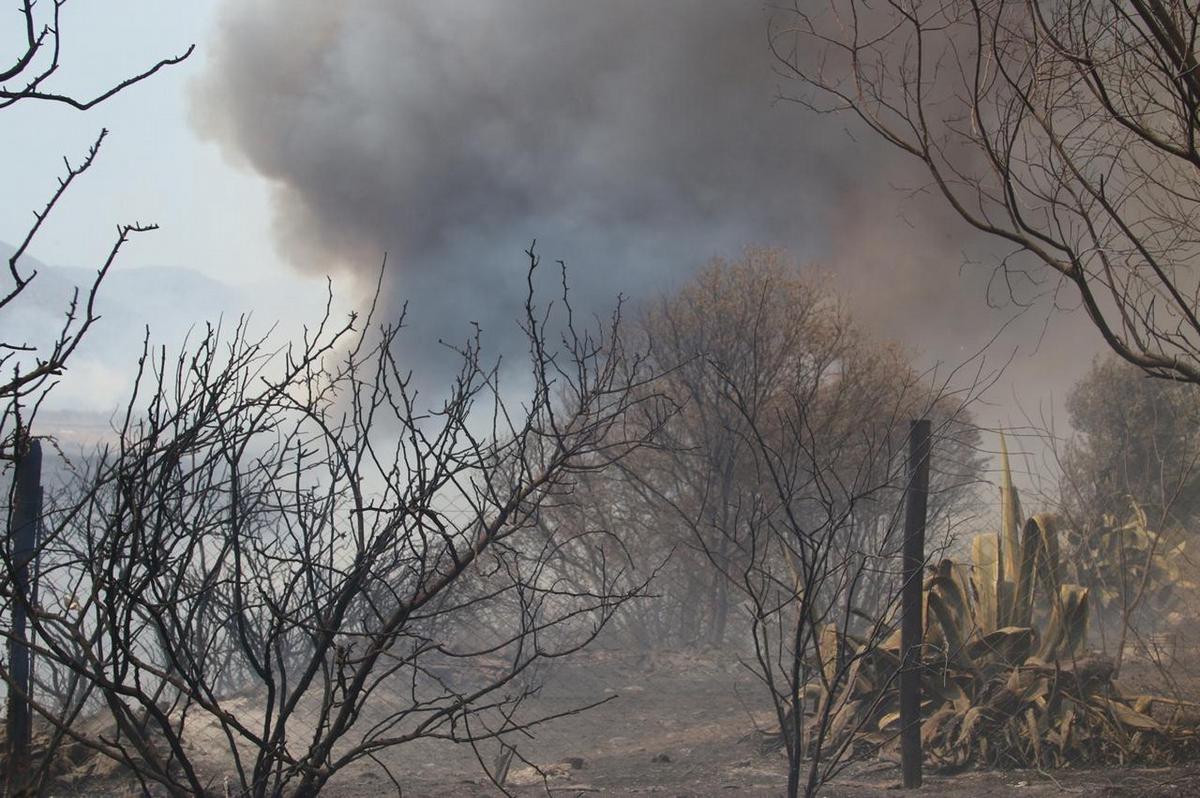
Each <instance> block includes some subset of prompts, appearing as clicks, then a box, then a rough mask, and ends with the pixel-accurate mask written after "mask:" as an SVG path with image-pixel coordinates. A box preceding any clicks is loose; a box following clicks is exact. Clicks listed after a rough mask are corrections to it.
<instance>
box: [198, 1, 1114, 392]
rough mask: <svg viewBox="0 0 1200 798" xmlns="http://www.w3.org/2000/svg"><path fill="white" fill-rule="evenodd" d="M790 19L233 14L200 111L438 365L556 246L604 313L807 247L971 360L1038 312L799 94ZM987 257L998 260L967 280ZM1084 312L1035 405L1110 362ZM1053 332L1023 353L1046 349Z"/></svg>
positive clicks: (335, 9) (282, 205)
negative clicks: (534, 250)
mask: <svg viewBox="0 0 1200 798" xmlns="http://www.w3.org/2000/svg"><path fill="white" fill-rule="evenodd" d="M769 19H770V17H769V11H768V10H767V9H766V8H765V7H764V6H760V5H757V4H754V3H746V2H741V1H740V0H715V1H714V2H705V3H696V2H692V0H658V1H657V2H653V3H646V2H642V1H641V0H605V2H590V3H570V4H568V3H561V2H553V1H552V0H507V1H506V2H503V3H501V2H498V1H497V0H464V1H463V2H455V3H444V2H434V0H417V1H415V2H405V3H399V4H398V3H393V2H388V1H387V0H350V1H349V2H343V3H336V4H330V3H325V2H317V1H316V0H289V1H288V2H284V1H283V0H270V1H268V2H262V3H256V4H243V3H236V4H235V3H230V4H229V5H228V6H227V8H226V10H225V13H224V15H223V21H222V28H221V30H220V31H219V35H218V36H217V37H215V38H216V41H218V42H219V45H217V48H218V49H217V50H216V51H215V52H213V53H212V64H213V66H212V68H211V70H210V71H209V73H208V75H207V76H206V77H205V79H204V80H203V81H202V82H201V83H200V84H199V85H198V86H197V87H196V91H195V99H196V102H195V108H194V114H195V119H196V122H197V124H198V125H199V126H200V127H201V129H203V130H205V131H206V132H208V133H209V134H211V135H212V136H213V137H215V138H216V139H217V140H218V141H220V142H221V143H222V144H223V146H224V147H225V149H226V151H227V152H229V153H230V154H231V155H232V156H233V157H235V158H236V159H239V160H242V161H243V162H244V163H246V164H247V165H248V166H249V167H250V168H252V169H254V170H255V171H257V172H258V173H260V174H262V175H264V176H265V177H267V178H268V179H270V180H271V181H272V182H273V184H274V198H275V199H274V202H275V212H276V231H275V232H276V237H277V241H278V245H279V246H280V248H281V251H283V252H284V254H285V256H286V257H287V258H288V259H289V260H290V261H291V262H292V263H294V264H295V265H296V267H297V268H300V269H303V270H309V271H317V272H327V271H330V270H338V269H348V270H352V271H354V272H356V273H360V274H363V275H369V276H372V277H373V276H374V273H375V271H376V269H377V268H378V264H379V262H380V259H381V258H382V256H383V253H384V252H387V253H389V264H390V266H391V269H392V272H391V287H390V288H389V298H390V299H394V300H395V301H396V302H397V303H398V302H399V301H401V300H403V299H411V300H412V308H411V309H410V316H409V320H410V322H411V323H412V324H413V326H414V328H415V329H414V333H415V336H416V340H417V342H418V343H417V345H416V348H415V349H414V354H419V353H425V354H424V357H426V358H429V357H431V355H430V354H429V353H431V352H433V350H432V349H430V348H428V346H427V345H428V344H429V343H430V342H431V341H432V340H433V339H435V338H437V337H448V338H451V339H461V337H462V336H463V335H465V334H466V332H467V330H468V327H467V323H468V322H469V321H478V322H479V323H481V324H482V325H483V328H484V334H485V337H487V338H488V339H489V340H492V341H496V340H497V339H500V340H501V342H503V340H505V336H507V335H510V334H511V333H513V332H515V328H513V326H512V324H511V319H512V317H513V314H514V312H515V311H516V310H517V309H518V308H519V305H518V302H519V299H520V297H521V295H522V292H523V290H524V281H523V279H522V278H523V271H522V270H523V259H522V257H521V252H522V250H523V249H524V248H525V247H527V246H528V244H529V242H530V241H531V240H532V239H535V238H536V239H538V241H539V246H538V249H539V251H540V252H541V254H543V255H544V256H546V257H547V258H549V259H557V258H563V259H565V260H567V262H568V265H569V267H570V269H571V281H572V284H573V285H574V287H575V289H576V298H577V300H578V301H579V302H580V303H581V304H582V305H583V306H585V307H586V308H588V309H595V310H603V309H604V308H607V307H609V306H611V303H612V301H613V299H614V298H615V296H616V294H617V293H618V292H622V293H624V294H626V295H629V296H632V297H634V298H635V299H636V298H642V297H645V296H648V295H651V294H653V293H654V292H657V291H661V290H663V289H664V288H669V287H670V286H672V285H674V284H677V283H678V282H680V281H681V280H682V279H683V278H684V277H686V276H687V275H688V274H689V273H690V272H691V271H692V270H693V269H694V268H696V267H697V266H699V265H700V264H702V263H703V262H704V261H706V260H707V259H709V258H710V257H712V256H714V255H727V256H728V255H736V254H737V253H738V252H739V251H740V249H741V248H742V247H743V246H744V245H746V244H761V245H779V246H784V247H786V248H788V249H789V250H790V251H791V252H792V253H793V254H794V255H795V256H796V257H797V258H798V259H800V260H802V261H813V262H815V263H818V264H819V265H821V266H823V267H825V268H827V269H829V270H831V271H833V272H834V273H835V275H836V278H837V281H838V283H839V284H840V286H841V287H842V289H843V290H844V291H845V292H846V293H847V295H848V296H849V298H850V300H851V302H852V304H853V305H854V307H855V308H856V309H857V310H858V311H859V313H860V315H861V316H862V317H864V318H865V319H866V320H867V321H868V322H869V323H871V324H872V325H874V326H875V327H876V328H878V329H879V330H880V331H881V332H883V333H884V334H887V335H889V336H894V337H897V338H900V339H902V340H904V341H906V342H907V343H909V344H911V345H913V346H915V347H917V348H919V349H921V350H922V351H924V352H925V353H927V354H928V356H929V357H930V358H931V359H944V360H946V361H949V362H954V361H956V360H961V359H962V358H963V357H965V356H966V355H967V354H969V353H970V352H972V351H974V350H975V349H976V348H977V347H978V346H980V345H982V344H983V343H984V342H986V341H987V340H988V339H989V338H990V337H991V336H992V335H993V334H994V332H995V331H996V329H998V328H999V326H1000V325H1001V324H1002V323H1003V322H1004V321H1005V320H1006V319H1008V318H1009V317H1010V316H1011V315H1012V314H1013V312H1014V308H1012V307H1008V308H1006V309H1003V310H1000V311H990V310H989V309H988V308H987V306H986V300H985V297H986V295H987V293H988V289H987V284H988V281H989V278H990V277H991V275H992V267H991V265H990V264H989V263H988V258H989V257H991V258H992V259H993V262H994V257H995V254H996V253H995V252H989V251H988V250H986V249H984V248H982V247H977V246H975V245H976V244H978V241H975V242H972V240H971V239H970V238H969V237H968V234H967V230H966V228H965V226H964V225H961V224H959V223H958V222H957V219H951V218H949V216H948V215H947V214H945V213H943V212H941V209H940V208H938V206H937V205H936V203H934V202H928V201H924V200H922V199H921V198H920V197H916V198H914V197H912V196H910V195H908V194H905V193H902V192H900V191H894V190H891V189H890V188H889V185H892V184H901V185H908V186H917V185H920V182H918V181H919V177H918V174H917V172H916V171H915V170H913V169H911V168H910V167H909V165H908V164H907V163H905V162H904V161H903V159H902V156H901V155H900V154H898V153H896V152H894V151H891V150H889V149H887V148H885V147H884V145H882V144H880V143H878V142H875V141H874V140H872V139H869V138H864V139H862V140H860V141H855V140H854V137H853V135H852V134H853V131H847V130H846V129H845V128H844V127H843V125H842V122H840V121H839V120H836V119H833V118H822V117H816V116H814V115H812V114H809V113H806V112H804V110H803V109H802V108H800V107H799V106H797V105H795V104H792V103H787V102H781V103H777V102H775V100H776V98H777V97H779V96H780V94H781V93H783V94H787V93H788V92H789V91H790V90H792V88H793V87H791V86H789V85H788V83H787V80H786V78H785V77H784V76H782V75H780V74H779V73H778V72H777V71H776V69H775V65H774V63H773V61H772V57H771V55H770V52H769V49H768V45H767V30H768V22H769ZM930 209H933V210H932V211H931V210H930ZM972 247H975V249H974V250H972ZM965 258H974V259H977V260H979V261H981V264H980V265H978V266H974V267H968V268H967V269H965V270H962V274H961V275H960V268H961V267H962V265H963V263H964V259H965ZM991 293H992V296H993V298H1004V296H1005V294H1006V292H1005V290H1004V288H1003V286H1002V285H1001V286H999V287H998V288H997V287H993V290H992V292H991ZM1080 315H1081V314H1074V317H1069V318H1065V319H1058V320H1056V321H1055V323H1054V324H1053V325H1052V329H1051V332H1052V335H1053V336H1055V338H1058V337H1063V336H1066V337H1068V338H1070V339H1073V344H1074V345H1073V346H1070V347H1065V348H1063V347H1059V348H1056V347H1055V346H1052V345H1043V346H1042V347H1041V350H1040V351H1039V353H1038V356H1037V358H1036V362H1034V361H1031V362H1030V363H1027V364H1024V365H1022V364H1021V363H1020V362H1018V363H1017V364H1015V366H1014V368H1015V371H1014V372H1013V373H1012V374H1010V377H1011V378H1012V379H1014V380H1018V381H1020V382H1023V383H1025V384H1026V388H1025V389H1023V392H1024V390H1028V389H1029V385H1030V384H1034V383H1036V385H1035V386H1034V388H1033V390H1031V391H1029V393H1030V394H1033V393H1040V392H1044V389H1054V390H1056V391H1059V392H1061V389H1062V388H1064V387H1065V385H1066V384H1068V382H1069V377H1073V376H1075V375H1076V374H1077V373H1079V371H1080V370H1081V369H1082V367H1083V366H1084V365H1085V364H1086V363H1087V361H1088V360H1089V359H1090V357H1091V354H1092V353H1093V352H1095V351H1097V348H1098V347H1097V346H1096V344H1095V342H1094V341H1093V338H1094V336H1093V334H1092V333H1091V331H1090V330H1087V329H1086V324H1085V323H1084V320H1083V319H1082V318H1079V316H1080ZM1045 319H1046V308H1045V307H1041V308H1036V309H1034V310H1033V311H1031V312H1030V313H1027V314H1026V316H1025V317H1023V318H1022V319H1021V320H1020V321H1019V322H1018V323H1017V324H1016V325H1014V327H1015V328H1016V330H1017V332H1016V335H1015V337H1012V335H1011V334H1010V337H1008V338H1006V339H1004V341H1003V342H1002V347H1007V350H1008V351H1011V349H1012V348H1013V347H1014V346H1017V345H1020V346H1021V347H1022V350H1023V352H1025V353H1030V352H1032V351H1033V349H1034V347H1035V346H1037V344H1038V339H1039V336H1040V334H1041V330H1042V325H1043V322H1044V321H1045ZM1053 342H1054V341H1053V339H1052V343H1053ZM1001 359H1003V358H1002V357H1001ZM1043 380H1044V381H1045V382H1043ZM1034 401H1036V399H1034Z"/></svg>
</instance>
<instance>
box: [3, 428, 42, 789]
mask: <svg viewBox="0 0 1200 798" xmlns="http://www.w3.org/2000/svg"><path fill="white" fill-rule="evenodd" d="M41 482H42V444H41V443H40V442H39V441H36V440H34V441H28V442H27V443H26V444H25V445H24V446H21V447H20V449H19V451H18V455H17V462H16V473H15V474H14V476H13V493H12V497H13V506H12V508H11V511H10V516H9V524H8V556H9V558H10V560H9V562H10V563H11V567H12V569H13V576H14V577H15V579H14V584H13V601H12V627H11V633H10V637H9V643H8V672H9V676H10V679H11V681H10V683H9V685H8V716H7V726H6V732H7V735H6V736H7V741H8V752H7V753H8V757H7V760H8V763H7V764H8V767H7V768H6V769H7V771H8V773H7V777H6V778H7V782H8V787H9V790H8V792H9V794H12V793H13V791H14V790H15V789H20V788H21V786H22V785H21V784H19V783H18V782H16V781H15V780H16V779H20V778H23V776H24V774H28V773H31V772H32V771H33V767H32V763H31V762H30V756H29V755H30V744H31V742H32V737H33V724H32V720H33V718H32V712H31V710H30V706H29V696H30V695H31V693H32V687H33V678H32V677H33V671H32V668H31V662H30V652H29V637H28V628H27V627H28V619H27V614H26V610H27V607H28V602H29V601H30V598H31V595H32V592H31V586H30V572H31V570H33V565H34V563H33V558H34V555H35V553H36V552H37V538H38V525H39V520H40V516H41V509H42V508H41V505H42V485H41Z"/></svg>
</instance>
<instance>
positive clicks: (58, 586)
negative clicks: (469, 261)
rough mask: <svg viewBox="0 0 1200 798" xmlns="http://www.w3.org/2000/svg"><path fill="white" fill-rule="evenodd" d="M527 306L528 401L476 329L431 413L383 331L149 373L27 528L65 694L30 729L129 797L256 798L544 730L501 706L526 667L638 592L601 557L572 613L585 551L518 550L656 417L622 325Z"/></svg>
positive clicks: (227, 353)
mask: <svg viewBox="0 0 1200 798" xmlns="http://www.w3.org/2000/svg"><path fill="white" fill-rule="evenodd" d="M530 257H531V266H530V273H531V275H532V273H533V270H534V269H535V268H536V266H537V260H536V257H534V255H533V253H532V252H531V253H530ZM530 285H531V286H532V278H531V281H530ZM530 292H531V293H530V297H529V302H528V304H527V306H526V312H525V315H524V322H523V329H524V331H525V333H526V337H527V340H528V343H529V369H528V371H527V375H528V377H529V384H530V385H531V386H532V387H531V388H530V390H529V392H528V393H527V394H526V395H524V396H523V397H518V395H516V394H514V393H508V392H506V391H505V390H502V388H501V382H500V378H501V374H502V372H501V370H500V369H499V368H498V367H496V366H489V365H487V364H486V363H485V362H484V361H483V360H482V357H481V352H480V341H479V336H478V333H477V334H476V336H475V337H474V338H473V339H472V340H469V341H467V342H466V343H465V344H463V345H462V346H461V347H457V348H455V349H454V351H452V352H450V353H449V355H450V356H453V357H457V358H458V362H459V363H460V368H459V371H458V374H457V376H456V377H455V379H454V380H453V382H452V384H451V385H450V386H449V388H448V390H447V391H446V394H445V395H444V396H443V397H439V398H437V399H436V400H435V399H434V398H426V397H422V396H418V395H417V392H416V390H415V388H414V387H413V386H414V382H413V380H412V376H411V374H410V373H409V372H407V371H406V370H405V368H404V367H403V366H402V365H401V363H400V362H399V360H398V353H399V351H400V349H399V341H400V338H399V337H398V335H399V333H400V324H399V322H396V323H389V324H386V325H383V326H381V327H379V328H375V327H373V326H372V321H371V315H370V314H368V316H367V317H366V319H365V320H364V321H363V322H362V323H361V324H359V323H358V322H357V321H356V320H355V319H353V318H352V319H351V320H350V322H348V323H347V324H346V325H345V326H342V327H336V326H334V325H333V324H332V322H331V320H330V318H329V317H328V315H327V316H326V318H325V319H323V320H322V321H321V323H320V324H319V325H318V326H316V327H315V328H314V329H312V330H310V331H309V332H308V333H306V334H305V336H304V338H303V340H302V341H300V342H298V343H297V344H296V345H294V346H292V347H289V348H287V349H286V350H282V351H280V350H272V349H271V348H269V347H268V346H267V344H266V343H265V342H264V341H263V340H257V339H254V338H251V337H250V336H249V334H248V332H247V329H246V327H245V325H244V324H243V325H239V326H237V328H236V329H235V330H233V331H232V333H229V334H227V335H226V334H223V333H222V332H221V331H220V330H219V329H209V331H208V333H207V334H206V335H204V336H203V338H202V340H200V341H199V342H198V343H197V344H196V345H195V346H193V347H191V348H190V349H187V350H185V351H184V352H183V353H182V354H181V355H180V356H179V357H178V358H177V359H176V360H175V362H174V363H173V364H172V363H171V362H170V361H169V360H168V359H167V358H166V357H165V354H164V353H162V352H161V351H160V352H159V353H158V354H157V355H153V356H147V357H144V358H143V359H142V362H141V369H140V378H139V382H138V387H137V391H136V395H135V397H134V399H133V400H132V401H131V402H130V404H129V407H128V410H127V412H126V413H125V416H124V420H123V422H122V423H121V424H120V425H119V430H118V432H119V437H118V440H117V441H116V442H115V443H114V444H113V445H112V446H110V447H108V448H106V449H105V450H103V451H102V452H101V453H99V455H98V456H97V457H96V458H95V459H94V461H93V462H92V463H91V465H90V467H89V469H88V472H87V473H86V474H85V475H83V477H82V478H81V480H80V484H79V490H78V492H77V494H76V496H75V498H74V499H72V500H70V501H67V500H62V501H60V502H59V505H58V507H57V509H56V510H54V511H52V512H51V513H50V514H49V518H48V521H49V524H50V526H49V530H50V534H49V535H48V537H47V539H46V541H45V543H44V544H43V547H42V551H41V556H42V558H43V563H44V565H43V567H42V573H43V580H44V586H43V596H44V598H43V599H42V601H41V602H40V603H39V605H38V606H36V607H33V608H32V611H31V625H32V630H33V632H34V640H35V644H34V645H35V650H36V653H37V656H38V657H39V659H40V661H41V662H43V663H49V664H50V665H51V666H52V667H53V668H54V670H55V671H57V672H58V674H59V675H58V684H59V685H60V694H59V698H58V700H57V701H53V702H52V701H51V700H50V699H49V698H47V697H46V696H47V695H48V694H42V696H41V698H40V699H37V700H35V709H36V711H37V713H38V715H39V716H40V717H41V718H42V719H43V720H44V721H45V722H48V723H50V724H52V725H53V727H54V728H55V730H56V732H57V734H59V735H60V736H61V737H63V738H65V739H68V740H71V741H74V742H75V743H77V744H82V745H85V746H87V747H89V748H91V749H93V750H94V751H96V752H98V753H99V754H101V755H103V756H106V757H110V758H112V759H115V760H118V761H120V762H123V763H125V764H126V765H127V766H128V767H129V768H130V769H131V770H132V771H133V772H134V773H136V774H137V775H138V777H139V778H140V779H142V780H143V786H144V787H145V788H147V789H149V787H150V786H151V785H152V784H153V785H157V786H158V788H161V789H166V790H167V791H168V792H169V793H171V794H177V795H202V794H214V793H216V792H219V791H220V789H222V787H220V785H221V783H222V782H221V780H222V778H224V779H227V782H226V783H227V784H228V785H230V786H228V787H225V788H224V789H235V790H236V792H237V793H238V794H244V795H252V796H266V795H282V794H289V795H314V794H316V793H317V792H318V791H319V790H320V789H321V788H322V787H323V786H325V785H326V784H327V783H328V782H329V780H330V779H331V778H333V777H334V776H335V775H336V774H338V773H339V772H340V771H342V770H343V769H344V768H346V767H347V766H349V765H350V764H352V763H356V762H359V761H360V760H370V761H374V762H376V763H378V764H379V765H380V767H383V768H384V769H385V771H387V772H388V774H389V776H393V778H394V774H392V773H391V771H390V770H388V768H387V766H386V765H387V763H386V761H385V760H384V754H385V751H386V749H389V748H392V747H394V746H398V745H402V744H405V743H408V742H410V741H413V740H416V739H419V738H438V739H443V740H447V741H453V742H457V743H469V744H471V745H475V744H477V743H479V742H480V741H484V740H496V739H507V738H508V737H510V736H512V735H514V734H516V733H519V732H522V731H524V730H527V729H529V728H530V727H531V726H533V725H535V724H537V723H541V722H544V721H545V720H547V718H545V717H540V716H537V715H531V714H530V713H529V712H528V711H527V709H526V706H525V704H524V699H525V698H526V697H527V696H528V695H529V694H530V693H531V691H532V690H533V689H534V688H535V682H534V680H532V679H531V678H530V677H531V674H532V673H533V671H534V669H535V666H536V665H537V663H539V662H541V661H543V660H546V659H547V658H554V657H561V656H564V655H566V654H569V653H571V652H573V651H575V650H577V649H579V648H580V647H582V646H584V645H586V644H587V643H588V642H590V641H591V640H592V639H593V638H594V637H595V636H596V635H597V634H598V633H599V632H600V630H601V629H602V628H603V627H604V626H605V625H606V624H607V623H608V622H609V621H610V620H611V618H612V617H613V614H614V613H615V612H616V611H617V609H618V608H620V607H621V606H622V605H623V604H624V603H625V602H627V601H628V600H630V599H632V598H634V597H637V596H639V595H642V594H643V593H644V591H645V580H644V579H642V578H640V577H634V576H631V574H630V572H629V569H628V568H627V567H625V566H624V565H623V564H622V563H621V562H619V561H613V562H607V561H605V560H604V559H603V558H602V559H600V560H599V561H597V562H596V563H595V564H594V567H595V569H596V570H595V574H596V582H595V585H594V589H591V590H587V591H581V590H575V589H573V588H572V587H571V586H569V585H565V584H563V583H562V582H561V580H559V579H558V578H557V577H556V576H555V573H556V570H557V569H558V567H559V566H558V560H559V559H560V558H561V557H562V556H563V552H564V551H565V550H566V549H567V548H568V547H569V544H577V543H578V542H579V541H580V540H581V539H586V538H588V537H592V536H594V537H597V538H603V537H605V536H606V533H605V532H602V531H597V530H591V529H580V528H573V527H570V526H567V525H560V526H557V527H555V528H553V529H552V530H551V531H550V534H549V535H548V536H542V537H539V536H537V535H533V534H530V530H532V529H534V528H535V527H536V526H537V525H538V523H539V520H540V519H541V516H542V515H543V514H544V513H546V512H547V511H548V509H549V508H553V507H558V506H562V505H566V504H570V503H572V502H574V501H575V500H576V499H575V497H574V495H573V490H574V482H575V480H576V479H577V477H578V476H580V475H582V474H589V473H593V472H597V471H600V470H603V469H605V468H607V467H609V466H610V465H611V464H613V463H614V462H616V461H619V460H620V459H621V458H623V457H625V456H627V455H628V454H629V453H630V452H631V451H634V450H636V449H637V448H638V447H639V446H641V445H644V444H645V443H647V441H648V440H649V439H650V438H651V437H652V436H653V434H654V432H655V430H656V429H657V428H658V427H659V426H660V425H661V423H662V421H663V420H664V418H666V417H667V416H668V415H669V413H670V409H671V408H670V404H669V403H668V402H664V401H663V400H662V399H661V398H660V397H659V396H658V395H657V394H656V393H655V392H654V391H653V390H652V389H649V390H648V389H647V388H648V386H652V385H653V380H652V377H653V375H652V374H651V372H650V370H649V367H648V364H647V363H646V362H645V361H644V360H643V359H641V358H640V357H639V355H638V354H637V353H636V352H632V351H628V350H627V349H626V348H625V344H624V339H623V337H622V330H621V317H620V311H619V310H618V311H616V312H615V313H614V315H613V316H612V318H611V319H610V320H609V321H608V323H607V324H604V325H600V324H597V326H596V327H595V328H594V329H590V330H583V329H579V328H577V327H576V326H575V324H574V322H573V320H572V315H571V313H570V305H569V303H568V302H567V298H566V296H565V294H564V297H563V298H562V301H561V302H560V303H559V307H560V308H562V309H563V310H564V312H563V313H562V314H561V317H560V314H554V313H551V312H550V310H549V309H543V308H539V307H537V306H535V304H534V300H533V296H532V288H530ZM356 329H357V331H356ZM552 340H558V341H560V342H561V343H560V344H557V345H553V346H552V345H551V344H550V343H549V341H552ZM508 373H510V374H511V372H508ZM518 398H520V401H519V402H518ZM560 517H563V516H562V515H561V514H560ZM63 685H65V689H63V688H62V687H61V686H63Z"/></svg>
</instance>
